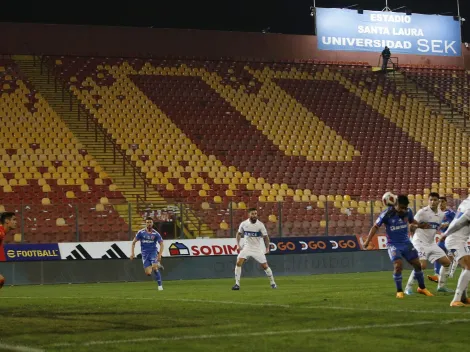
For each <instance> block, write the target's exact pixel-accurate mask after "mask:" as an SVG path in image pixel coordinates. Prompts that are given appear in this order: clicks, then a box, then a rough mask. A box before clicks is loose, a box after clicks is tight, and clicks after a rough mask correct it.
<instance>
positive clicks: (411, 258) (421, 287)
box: [403, 247, 434, 297]
mask: <svg viewBox="0 0 470 352" xmlns="http://www.w3.org/2000/svg"><path fill="white" fill-rule="evenodd" d="M403 256H404V257H405V259H406V260H407V261H408V263H410V265H411V266H412V267H413V271H414V272H415V279H416V281H418V293H421V294H423V295H425V296H429V297H431V296H434V295H433V294H432V293H431V292H429V291H428V289H427V288H426V285H425V284H424V274H423V270H422V268H421V261H420V260H419V257H418V252H417V251H416V249H415V248H414V247H412V248H408V249H407V250H406V251H404V252H403Z"/></svg>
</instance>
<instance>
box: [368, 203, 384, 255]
mask: <svg viewBox="0 0 470 352" xmlns="http://www.w3.org/2000/svg"><path fill="white" fill-rule="evenodd" d="M389 212H390V209H389V210H387V211H384V212H382V213H381V214H380V215H379V217H378V218H377V220H376V221H375V224H374V226H372V227H371V229H370V230H369V235H368V236H367V239H366V241H365V242H364V249H367V247H369V244H370V241H372V239H373V238H374V236H375V234H376V233H377V231H379V229H380V226H382V224H384V223H386V222H387V218H388V214H389Z"/></svg>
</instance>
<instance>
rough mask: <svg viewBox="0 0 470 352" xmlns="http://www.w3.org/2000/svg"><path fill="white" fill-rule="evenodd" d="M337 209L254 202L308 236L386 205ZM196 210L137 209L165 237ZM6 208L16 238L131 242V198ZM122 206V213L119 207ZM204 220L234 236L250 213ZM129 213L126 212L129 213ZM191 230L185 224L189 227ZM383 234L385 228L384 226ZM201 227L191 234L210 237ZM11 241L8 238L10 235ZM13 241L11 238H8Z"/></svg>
mask: <svg viewBox="0 0 470 352" xmlns="http://www.w3.org/2000/svg"><path fill="white" fill-rule="evenodd" d="M460 202H461V200H460V199H449V204H450V206H451V208H454V209H456V208H457V207H458V205H459V204H460ZM352 203H353V201H351V202H350V205H353V206H352V207H344V208H337V207H336V206H335V202H328V201H327V202H324V203H318V204H315V206H313V205H312V203H309V202H296V203H290V204H285V203H282V202H274V203H257V204H250V207H251V206H253V207H255V208H256V209H257V210H258V216H259V219H260V221H262V222H264V223H265V225H266V227H267V229H268V233H269V235H270V236H271V237H299V236H300V237H304V236H336V235H364V234H367V233H368V231H369V229H370V227H372V226H373V224H374V223H375V220H376V219H377V217H378V216H379V214H380V213H381V212H382V211H383V210H384V209H385V208H384V207H383V206H378V204H376V203H375V202H369V203H366V205H365V206H362V207H357V206H356V205H354V204H352ZM426 205H427V202H426V201H425V200H417V199H413V200H412V201H411V204H410V208H411V209H412V210H413V213H416V211H417V210H419V209H420V208H421V207H423V206H426ZM188 207H191V208H192V210H191V211H194V209H196V207H197V205H196V204H187V203H172V204H151V203H139V206H138V209H136V210H137V212H138V213H139V214H140V216H141V218H142V222H141V224H140V225H141V226H142V227H144V226H145V225H144V224H145V218H146V217H148V216H150V217H152V218H153V219H154V222H155V228H156V229H157V230H158V231H160V233H161V234H162V235H163V236H164V238H167V239H172V238H174V239H177V238H180V239H181V238H188V236H186V235H185V232H184V231H183V229H184V226H181V224H185V221H186V220H185V219H186V218H187V216H188V215H187V211H188V210H187V209H188ZM4 208H5V210H8V211H14V212H16V214H17V220H18V226H17V228H16V230H15V233H16V234H15V236H14V241H16V242H29V243H42V242H44V243H47V242H52V243H54V242H89V241H93V242H97V241H127V240H131V239H132V238H133V236H134V235H135V233H134V232H133V231H132V229H131V227H130V226H129V225H128V223H126V222H127V221H128V219H130V218H131V216H130V215H131V213H132V211H133V209H132V206H131V204H130V203H116V204H106V205H97V204H74V203H70V204H68V203H63V204H59V205H33V204H22V205H8V204H5V205H4ZM118 210H119V212H118ZM197 213H198V215H199V216H200V217H201V219H202V221H205V224H207V225H208V226H209V228H210V229H211V230H212V231H213V234H212V236H215V237H234V236H235V235H236V233H237V231H238V227H239V225H240V223H241V222H242V221H244V220H246V219H247V218H248V214H247V210H246V207H245V206H242V203H236V202H231V203H228V204H223V203H202V204H200V205H199V210H197ZM125 214H127V216H125ZM186 229H187V227H186ZM379 233H384V228H381V230H380V231H379ZM209 236H210V235H209V234H207V233H203V232H201V231H200V230H199V231H198V230H197V229H196V230H194V231H192V232H191V233H190V236H189V237H190V238H197V237H209ZM7 240H8V239H7ZM8 241H9V242H13V241H12V240H11V237H10V238H9V240H8Z"/></svg>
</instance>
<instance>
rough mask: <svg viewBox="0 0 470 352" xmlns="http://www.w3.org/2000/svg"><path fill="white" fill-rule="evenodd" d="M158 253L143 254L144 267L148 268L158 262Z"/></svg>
mask: <svg viewBox="0 0 470 352" xmlns="http://www.w3.org/2000/svg"><path fill="white" fill-rule="evenodd" d="M157 255H158V252H153V253H147V254H142V263H143V264H144V268H148V267H149V266H152V265H153V264H156V263H157V262H158V260H157Z"/></svg>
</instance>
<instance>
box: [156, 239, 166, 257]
mask: <svg viewBox="0 0 470 352" xmlns="http://www.w3.org/2000/svg"><path fill="white" fill-rule="evenodd" d="M158 244H159V245H160V251H158V258H157V261H158V262H159V263H160V262H161V261H162V254H163V248H164V244H163V239H160V241H158Z"/></svg>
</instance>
